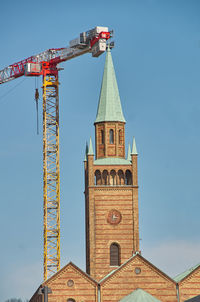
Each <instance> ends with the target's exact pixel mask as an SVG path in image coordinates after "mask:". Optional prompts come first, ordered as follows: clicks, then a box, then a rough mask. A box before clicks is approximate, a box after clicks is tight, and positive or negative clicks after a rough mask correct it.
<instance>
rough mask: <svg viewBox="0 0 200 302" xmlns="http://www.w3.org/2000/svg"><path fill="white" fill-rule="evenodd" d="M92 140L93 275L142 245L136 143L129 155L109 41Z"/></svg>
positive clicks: (89, 236)
mask: <svg viewBox="0 0 200 302" xmlns="http://www.w3.org/2000/svg"><path fill="white" fill-rule="evenodd" d="M94 125H95V155H94V152H93V146H92V140H91V139H90V143H89V148H88V147H87V148H86V157H85V161H84V166H85V207H86V271H87V273H88V274H90V275H91V277H93V278H94V279H95V280H100V279H102V278H103V277H104V276H105V275H107V274H108V273H109V272H111V271H112V270H113V269H115V268H117V267H118V266H120V265H121V264H123V263H124V262H125V261H127V260H128V259H129V258H130V257H131V256H132V255H133V254H134V253H135V252H137V251H139V223H138V178H137V149H136V143H135V139H133V146H132V150H131V148H130V146H129V147H128V155H127V157H126V158H125V119H124V115H123V112H122V107H121V101H120V96H119V91H118V86H117V80H116V76H115V70H114V66H113V61H112V56H111V52H110V49H109V47H108V49H107V54H106V61H105V67H104V74H103V80H102V86H101V92H100V98H99V105H98V110H97V116H96V120H95V123H94Z"/></svg>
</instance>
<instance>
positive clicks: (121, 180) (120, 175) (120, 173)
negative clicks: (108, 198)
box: [118, 170, 124, 186]
mask: <svg viewBox="0 0 200 302" xmlns="http://www.w3.org/2000/svg"><path fill="white" fill-rule="evenodd" d="M118 184H119V185H120V186H123V185H124V172H123V171H122V170H119V171H118Z"/></svg>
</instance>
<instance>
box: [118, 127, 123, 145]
mask: <svg viewBox="0 0 200 302" xmlns="http://www.w3.org/2000/svg"><path fill="white" fill-rule="evenodd" d="M119 145H122V130H121V129H120V130H119Z"/></svg>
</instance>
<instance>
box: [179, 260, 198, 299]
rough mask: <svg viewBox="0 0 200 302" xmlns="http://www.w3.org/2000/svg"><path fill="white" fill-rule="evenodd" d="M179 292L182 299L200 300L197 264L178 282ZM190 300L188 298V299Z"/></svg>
mask: <svg viewBox="0 0 200 302" xmlns="http://www.w3.org/2000/svg"><path fill="white" fill-rule="evenodd" d="M179 292H180V298H181V300H182V301H186V300H188V299H192V298H193V299H194V300H191V301H200V297H199V293H200V266H199V265H198V266H197V267H196V268H195V269H194V270H192V271H190V273H189V274H188V275H186V276H185V277H184V278H183V279H182V280H180V282H179ZM189 301H190V300H189Z"/></svg>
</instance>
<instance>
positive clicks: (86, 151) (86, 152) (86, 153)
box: [84, 141, 88, 161]
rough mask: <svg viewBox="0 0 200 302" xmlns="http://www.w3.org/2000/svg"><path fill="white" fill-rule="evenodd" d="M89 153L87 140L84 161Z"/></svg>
mask: <svg viewBox="0 0 200 302" xmlns="http://www.w3.org/2000/svg"><path fill="white" fill-rule="evenodd" d="M87 155H88V143H87V141H86V146H85V158H84V161H87Z"/></svg>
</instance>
